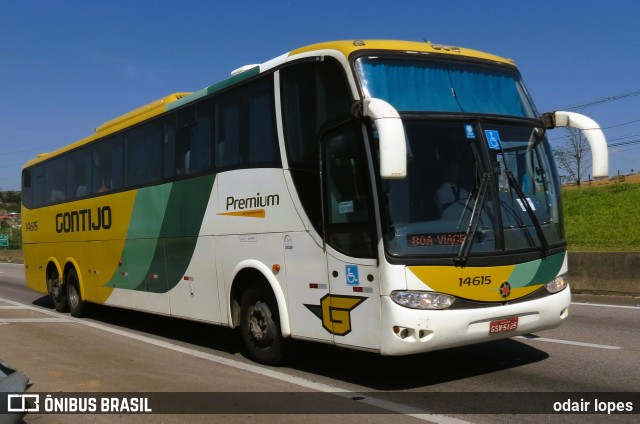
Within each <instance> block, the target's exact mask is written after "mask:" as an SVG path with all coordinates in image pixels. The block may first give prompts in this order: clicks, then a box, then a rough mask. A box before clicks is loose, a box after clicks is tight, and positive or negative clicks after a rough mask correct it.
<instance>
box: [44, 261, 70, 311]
mask: <svg viewBox="0 0 640 424" xmlns="http://www.w3.org/2000/svg"><path fill="white" fill-rule="evenodd" d="M47 289H48V290H49V295H51V300H52V301H53V306H54V307H55V308H56V311H58V312H67V311H68V310H69V307H68V304H67V291H66V290H65V287H64V285H63V284H62V282H61V281H60V274H58V270H57V269H56V268H55V267H53V269H52V270H51V271H49V272H48V274H47Z"/></svg>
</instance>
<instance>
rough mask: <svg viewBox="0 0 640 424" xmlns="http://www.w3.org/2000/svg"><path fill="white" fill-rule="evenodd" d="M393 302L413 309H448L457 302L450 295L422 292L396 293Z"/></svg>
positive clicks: (392, 298) (393, 295)
mask: <svg viewBox="0 0 640 424" xmlns="http://www.w3.org/2000/svg"><path fill="white" fill-rule="evenodd" d="M391 300H393V301H394V302H395V303H397V304H398V305H400V306H404V307H405V308H412V309H447V308H448V307H450V306H451V305H452V304H453V302H454V301H455V297H453V296H449V295H448V294H442V293H434V292H420V291H394V292H391Z"/></svg>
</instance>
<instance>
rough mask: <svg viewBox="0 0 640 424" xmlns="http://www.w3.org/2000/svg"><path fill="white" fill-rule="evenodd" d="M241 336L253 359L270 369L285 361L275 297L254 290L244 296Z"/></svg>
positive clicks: (264, 291)
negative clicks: (269, 366) (268, 366)
mask: <svg viewBox="0 0 640 424" xmlns="http://www.w3.org/2000/svg"><path fill="white" fill-rule="evenodd" d="M240 333H241V335H242V341H243V343H244V347H245V349H246V351H247V354H248V356H249V357H250V358H252V359H253V360H255V361H256V362H259V363H261V364H266V365H277V364H279V363H280V362H281V361H282V359H283V358H284V350H285V349H284V347H285V346H284V344H285V340H284V338H283V337H282V331H281V328H280V319H279V316H278V307H277V303H276V300H275V297H274V296H273V294H272V293H271V292H270V291H268V290H265V289H264V288H262V287H258V286H250V287H248V288H247V289H246V290H245V291H244V293H243V294H242V303H241V311H240Z"/></svg>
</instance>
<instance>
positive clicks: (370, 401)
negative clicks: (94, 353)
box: [0, 298, 469, 424]
mask: <svg viewBox="0 0 640 424" xmlns="http://www.w3.org/2000/svg"><path fill="white" fill-rule="evenodd" d="M0 301H5V302H7V303H10V304H12V305H16V306H22V307H24V308H26V309H32V310H34V311H38V312H40V313H43V314H46V315H51V316H55V317H59V313H57V312H51V311H48V310H46V309H40V308H37V307H35V306H30V305H24V304H22V303H18V302H14V301H12V300H7V299H2V298H0ZM66 321H67V322H74V323H77V324H82V325H86V326H88V327H92V328H96V329H98V330H100V331H108V332H110V333H113V334H117V335H119V336H124V337H128V338H130V339H134V340H137V341H140V342H144V343H148V344H151V345H154V346H158V347H162V348H165V349H169V350H173V351H175V352H180V353H184V354H186V355H190V356H194V357H196V358H200V359H205V360H207V361H211V362H215V363H218V364H221V365H226V366H229V367H233V368H236V369H239V370H242V371H249V372H253V373H255V374H259V375H263V376H265V377H269V378H273V379H276V380H280V381H284V382H287V383H290V384H295V385H297V386H300V387H304V388H307V389H311V390H315V391H318V392H323V393H328V394H332V395H335V396H340V397H342V398H346V399H353V398H358V399H360V400H357V402H360V403H366V404H367V405H370V406H373V407H376V408H380V409H385V410H387V411H392V412H396V413H399V414H403V415H407V416H410V417H413V418H417V419H419V420H422V421H427V422H432V423H438V424H469V422H468V421H463V420H459V419H457V418H453V417H448V416H446V415H439V414H432V413H430V412H428V411H426V410H424V409H419V408H414V407H412V406H407V405H402V404H399V403H395V402H390V401H386V400H383V399H376V398H374V397H371V396H368V395H365V394H362V393H358V392H352V391H349V390H346V389H342V388H339V387H334V386H330V385H328V384H324V383H318V382H315V381H311V380H307V379H305V378H302V377H296V376H293V375H289V374H286V373H283V372H280V371H276V370H272V369H268V368H263V367H260V366H258V365H253V364H246V363H244V362H240V361H236V360H233V359H227V358H223V357H220V356H216V355H214V354H211V353H206V352H201V351H199V350H196V349H190V348H188V347H185V346H179V345H176V344H173V343H168V342H165V341H162V340H155V339H152V338H151V337H147V336H143V335H139V334H133V333H129V332H127V331H123V330H119V329H117V328H112V327H108V326H106V325H103V324H99V323H95V322H89V321H84V320H81V319H77V318H74V317H68V318H66Z"/></svg>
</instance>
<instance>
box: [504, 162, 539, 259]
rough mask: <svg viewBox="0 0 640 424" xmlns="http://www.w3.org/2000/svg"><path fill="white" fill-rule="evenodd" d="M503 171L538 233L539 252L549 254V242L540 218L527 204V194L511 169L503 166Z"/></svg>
mask: <svg viewBox="0 0 640 424" xmlns="http://www.w3.org/2000/svg"><path fill="white" fill-rule="evenodd" d="M505 171H506V174H507V180H508V181H509V185H510V186H511V188H512V189H514V190H515V192H516V194H517V195H518V198H519V199H520V202H521V203H522V207H523V208H524V210H525V211H526V212H527V215H529V219H531V222H532V223H533V226H534V227H535V228H536V234H537V235H538V240H540V247H539V249H540V253H541V254H542V257H543V258H544V257H546V256H547V255H548V254H549V242H548V241H547V237H546V236H545V235H544V231H543V230H542V225H540V220H539V219H538V217H537V216H536V213H535V212H534V211H533V208H532V207H531V205H530V204H529V200H528V199H527V196H526V195H525V194H524V192H523V191H522V189H521V188H520V186H519V185H518V182H517V181H516V178H515V177H514V176H513V173H512V172H511V170H510V169H506V167H505Z"/></svg>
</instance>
